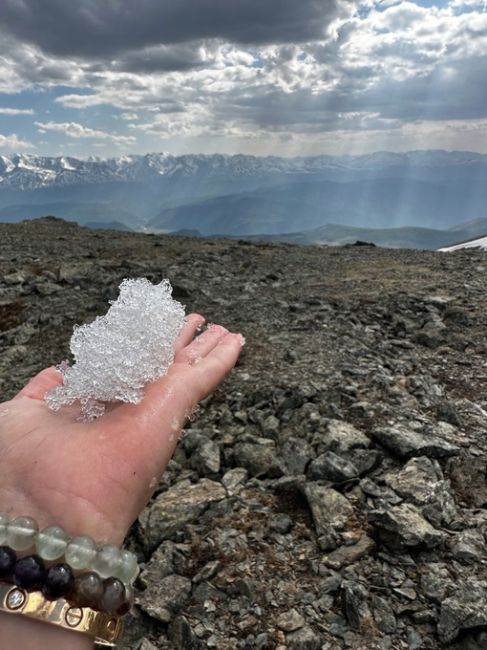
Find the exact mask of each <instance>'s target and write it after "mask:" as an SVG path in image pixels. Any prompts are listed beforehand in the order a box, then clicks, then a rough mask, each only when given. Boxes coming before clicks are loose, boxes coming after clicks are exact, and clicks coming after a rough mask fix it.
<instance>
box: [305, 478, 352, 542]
mask: <svg viewBox="0 0 487 650" xmlns="http://www.w3.org/2000/svg"><path fill="white" fill-rule="evenodd" d="M304 494H305V496H306V498H307V500H308V503H309V507H310V508H311V514H312V516H313V521H314V524H315V529H316V533H317V535H318V543H319V544H320V547H321V548H322V550H324V551H326V550H332V549H334V548H336V547H337V545H338V543H339V537H338V532H339V531H341V530H343V529H344V528H345V527H346V525H347V523H348V522H349V520H350V519H351V517H352V516H353V514H354V510H353V507H352V505H351V503H350V502H349V501H348V499H347V498H346V497H344V496H343V495H342V494H340V492H337V491H336V490H333V489H331V488H327V487H324V486H322V485H318V484H317V483H306V485H305V486H304Z"/></svg>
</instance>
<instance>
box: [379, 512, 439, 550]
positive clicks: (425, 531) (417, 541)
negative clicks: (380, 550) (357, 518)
mask: <svg viewBox="0 0 487 650" xmlns="http://www.w3.org/2000/svg"><path fill="white" fill-rule="evenodd" d="M369 520H370V521H371V522H372V523H373V524H374V526H375V527H376V528H377V529H378V530H379V532H380V534H381V537H382V538H383V539H384V541H386V542H387V543H389V544H391V545H392V546H398V547H404V546H413V547H414V546H426V547H427V548H434V547H435V546H438V545H439V544H441V543H442V542H443V541H444V539H445V534H444V533H442V532H441V531H439V530H436V528H433V526H432V525H431V524H430V523H429V522H428V521H426V519H425V518H424V517H423V516H422V515H421V512H420V510H418V508H416V507H415V506H413V505H410V504H409V503H403V504H401V505H398V506H392V507H390V508H388V509H378V510H373V511H371V512H370V514H369Z"/></svg>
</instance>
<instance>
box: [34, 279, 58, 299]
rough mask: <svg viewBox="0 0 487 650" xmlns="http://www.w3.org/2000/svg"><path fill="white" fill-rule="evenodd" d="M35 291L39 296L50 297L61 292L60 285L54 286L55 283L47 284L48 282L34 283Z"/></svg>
mask: <svg viewBox="0 0 487 650" xmlns="http://www.w3.org/2000/svg"><path fill="white" fill-rule="evenodd" d="M35 289H36V291H37V293H38V294H39V295H40V296H50V295H52V294H53V293H57V292H58V291H62V290H63V288H62V286H61V285H60V284H56V283H55V282H49V281H47V282H36V284H35Z"/></svg>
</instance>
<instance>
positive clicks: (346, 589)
mask: <svg viewBox="0 0 487 650" xmlns="http://www.w3.org/2000/svg"><path fill="white" fill-rule="evenodd" d="M367 599H368V592H367V589H366V588H365V587H364V586H363V585H361V584H360V583H358V582H353V581H348V580H347V581H345V582H343V583H342V604H343V612H344V614H345V616H346V618H347V621H348V623H349V625H350V627H351V628H352V629H353V630H356V631H360V630H362V629H364V628H366V627H370V625H371V623H372V621H373V618H372V614H371V611H370V608H369V605H368V603H367Z"/></svg>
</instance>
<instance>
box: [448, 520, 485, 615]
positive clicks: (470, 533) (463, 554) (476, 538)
mask: <svg viewBox="0 0 487 650" xmlns="http://www.w3.org/2000/svg"><path fill="white" fill-rule="evenodd" d="M448 546H449V548H450V552H451V554H452V555H453V557H454V558H455V559H456V560H459V561H460V562H464V563H466V564H471V563H472V562H476V561H478V560H484V559H485V558H486V548H485V538H484V536H483V535H482V533H481V532H480V531H479V530H475V529H473V530H471V529H469V530H464V531H462V532H461V533H458V534H456V535H455V537H453V538H451V539H450V541H449V544H448ZM486 605H487V603H486Z"/></svg>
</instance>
